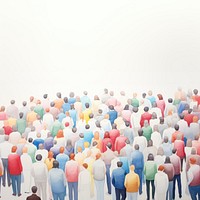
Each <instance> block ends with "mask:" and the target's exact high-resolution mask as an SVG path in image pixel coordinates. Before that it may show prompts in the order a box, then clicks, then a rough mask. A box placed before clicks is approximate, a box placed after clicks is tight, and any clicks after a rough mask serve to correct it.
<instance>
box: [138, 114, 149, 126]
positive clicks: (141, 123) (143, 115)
mask: <svg viewBox="0 0 200 200" xmlns="http://www.w3.org/2000/svg"><path fill="white" fill-rule="evenodd" d="M151 116H152V114H150V113H148V112H145V113H143V114H142V115H141V118H140V126H141V127H143V126H144V121H145V120H147V121H148V123H149V121H150V119H151Z"/></svg>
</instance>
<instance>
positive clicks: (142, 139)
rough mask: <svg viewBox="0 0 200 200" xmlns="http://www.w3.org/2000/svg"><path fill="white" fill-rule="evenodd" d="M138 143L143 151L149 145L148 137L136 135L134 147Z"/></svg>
mask: <svg viewBox="0 0 200 200" xmlns="http://www.w3.org/2000/svg"><path fill="white" fill-rule="evenodd" d="M136 144H138V145H139V147H140V148H139V150H140V152H143V151H144V149H145V147H147V139H146V138H145V137H144V136H136V137H135V138H134V141H133V147H134V146H135V145H136Z"/></svg>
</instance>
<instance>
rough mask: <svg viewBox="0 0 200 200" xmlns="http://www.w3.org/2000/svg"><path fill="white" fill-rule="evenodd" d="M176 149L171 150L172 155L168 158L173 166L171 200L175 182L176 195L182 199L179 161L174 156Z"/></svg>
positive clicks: (176, 156) (178, 158)
mask: <svg viewBox="0 0 200 200" xmlns="http://www.w3.org/2000/svg"><path fill="white" fill-rule="evenodd" d="M176 152H177V151H176V149H173V150H172V153H173V154H172V155H171V156H170V160H171V163H172V164H173V166H174V180H173V195H172V197H173V199H175V187H176V181H177V184H178V193H179V198H181V197H182V185H181V159H180V157H179V156H178V155H176Z"/></svg>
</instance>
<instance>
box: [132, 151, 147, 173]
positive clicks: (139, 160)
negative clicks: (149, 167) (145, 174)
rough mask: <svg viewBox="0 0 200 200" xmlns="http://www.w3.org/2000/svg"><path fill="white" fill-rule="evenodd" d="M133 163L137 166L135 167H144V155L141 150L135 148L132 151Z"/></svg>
mask: <svg viewBox="0 0 200 200" xmlns="http://www.w3.org/2000/svg"><path fill="white" fill-rule="evenodd" d="M131 165H134V166H135V169H142V170H143V169H144V156H143V153H142V152H140V151H139V150H135V151H133V152H132V153H131Z"/></svg>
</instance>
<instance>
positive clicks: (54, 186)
mask: <svg viewBox="0 0 200 200" xmlns="http://www.w3.org/2000/svg"><path fill="white" fill-rule="evenodd" d="M48 180H49V184H50V187H51V191H52V195H53V199H54V200H64V199H65V196H66V178H65V174H64V172H63V170H62V169H59V162H58V161H57V160H54V161H53V168H52V169H50V171H49V174H48Z"/></svg>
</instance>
